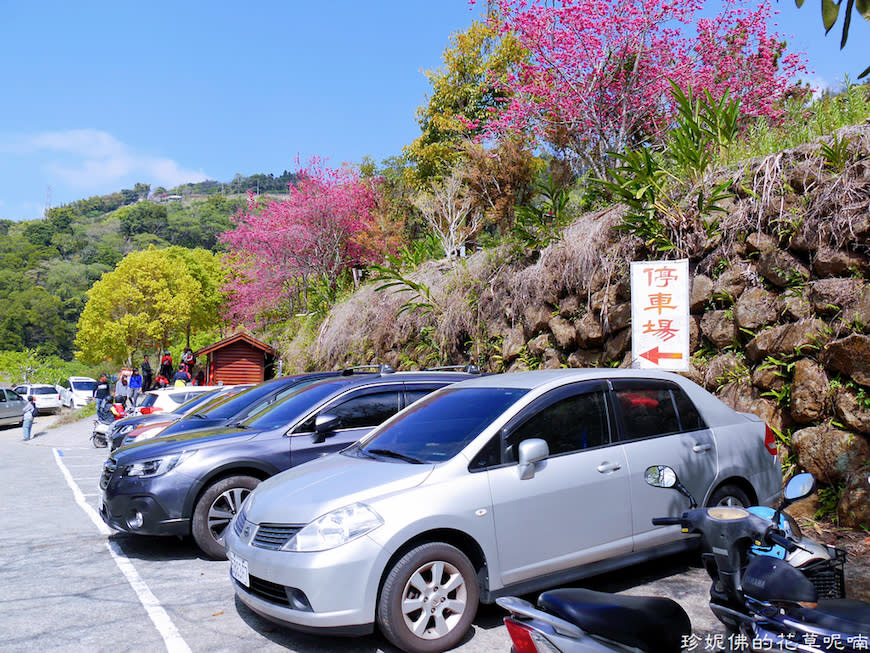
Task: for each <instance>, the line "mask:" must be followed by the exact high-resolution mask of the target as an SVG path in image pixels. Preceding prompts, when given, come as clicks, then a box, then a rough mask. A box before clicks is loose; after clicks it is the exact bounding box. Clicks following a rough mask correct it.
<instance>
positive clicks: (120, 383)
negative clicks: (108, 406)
mask: <svg viewBox="0 0 870 653" xmlns="http://www.w3.org/2000/svg"><path fill="white" fill-rule="evenodd" d="M129 395H130V391H129V386H128V385H127V376H126V375H125V374H124V373H123V372H122V373H121V374H119V375H118V380H117V381H115V402H116V403H121V404H126V403H127V397H129Z"/></svg>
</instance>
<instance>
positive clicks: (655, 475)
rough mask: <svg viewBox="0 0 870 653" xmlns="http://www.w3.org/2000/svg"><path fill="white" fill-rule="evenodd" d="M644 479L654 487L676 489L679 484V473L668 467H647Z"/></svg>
mask: <svg viewBox="0 0 870 653" xmlns="http://www.w3.org/2000/svg"><path fill="white" fill-rule="evenodd" d="M643 477H644V479H645V480H646V482H647V484H648V485H652V486H653V487H674V486H675V485H676V484H677V483H678V481H677V473H676V472H675V471H674V470H673V469H671V468H670V467H668V466H667V465H653V466H651V467H647V468H646V471H645V472H644V473H643Z"/></svg>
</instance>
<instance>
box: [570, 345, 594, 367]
mask: <svg viewBox="0 0 870 653" xmlns="http://www.w3.org/2000/svg"><path fill="white" fill-rule="evenodd" d="M601 356H602V353H601V352H600V351H598V350H597V349H578V350H577V351H575V352H573V353H572V354H571V355H570V356H568V367H598V365H599V363H601Z"/></svg>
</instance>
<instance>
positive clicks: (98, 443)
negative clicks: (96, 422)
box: [91, 433, 109, 449]
mask: <svg viewBox="0 0 870 653" xmlns="http://www.w3.org/2000/svg"><path fill="white" fill-rule="evenodd" d="M91 444H92V445H94V448H95V449H105V448H106V447H107V446H109V441H108V439H107V438H106V436H104V435H102V434H101V433H94V434H93V435H92V436H91Z"/></svg>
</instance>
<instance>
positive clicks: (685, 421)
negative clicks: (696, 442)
mask: <svg viewBox="0 0 870 653" xmlns="http://www.w3.org/2000/svg"><path fill="white" fill-rule="evenodd" d="M671 395H672V396H673V398H674V403H675V404H676V405H677V413H678V414H679V416H680V429H681V430H682V431H700V430H701V429H705V428H707V424H706V422H704V418H702V417H701V414H700V413H699V412H698V409H697V408H695V404H693V403H692V400H691V399H689V397H688V395H687V394H686V393H685V392H683V389H682V388H671Z"/></svg>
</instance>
